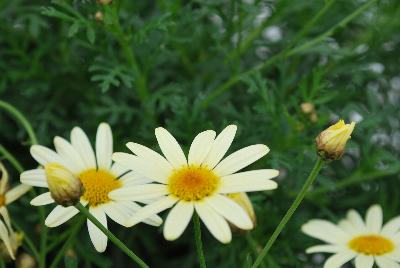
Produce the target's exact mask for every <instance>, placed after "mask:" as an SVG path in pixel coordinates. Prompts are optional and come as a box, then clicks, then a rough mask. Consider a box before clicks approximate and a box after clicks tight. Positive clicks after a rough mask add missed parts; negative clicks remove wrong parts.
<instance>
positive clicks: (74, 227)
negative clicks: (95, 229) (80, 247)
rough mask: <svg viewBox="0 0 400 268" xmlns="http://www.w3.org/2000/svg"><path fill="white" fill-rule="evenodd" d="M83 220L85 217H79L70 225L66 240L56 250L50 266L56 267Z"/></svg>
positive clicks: (51, 267)
mask: <svg viewBox="0 0 400 268" xmlns="http://www.w3.org/2000/svg"><path fill="white" fill-rule="evenodd" d="M84 222H85V218H84V217H82V218H81V219H79V220H78V222H77V223H75V224H74V225H73V226H72V228H71V231H70V232H68V233H69V237H68V239H67V241H65V244H64V245H63V247H62V248H61V249H60V250H59V251H58V253H57V255H56V257H55V258H54V261H53V263H52V264H51V265H50V268H56V267H57V265H58V263H59V262H60V261H61V259H62V257H63V256H64V254H65V251H67V250H68V249H69V248H70V247H71V243H72V242H73V241H74V239H75V238H76V233H77V232H78V231H79V229H80V227H81V225H82V224H83V223H84Z"/></svg>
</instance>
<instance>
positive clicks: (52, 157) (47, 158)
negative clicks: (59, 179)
mask: <svg viewBox="0 0 400 268" xmlns="http://www.w3.org/2000/svg"><path fill="white" fill-rule="evenodd" d="M30 152H31V155H32V157H33V158H34V159H35V160H36V161H37V162H38V163H39V164H41V165H42V166H45V165H46V164H47V163H59V164H61V165H65V161H64V159H63V158H62V157H61V156H60V155H59V154H57V153H56V152H54V151H53V150H51V149H49V148H47V147H44V146H42V145H32V146H31V148H30Z"/></svg>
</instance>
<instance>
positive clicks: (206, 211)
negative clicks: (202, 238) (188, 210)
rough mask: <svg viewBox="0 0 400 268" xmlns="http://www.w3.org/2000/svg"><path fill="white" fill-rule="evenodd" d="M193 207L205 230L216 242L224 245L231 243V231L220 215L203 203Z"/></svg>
mask: <svg viewBox="0 0 400 268" xmlns="http://www.w3.org/2000/svg"><path fill="white" fill-rule="evenodd" d="M194 207H195V209H196V212H197V214H198V215H199V217H200V219H201V220H202V221H203V223H204V224H205V225H206V227H207V229H208V230H209V231H210V233H211V234H212V235H213V236H214V237H215V238H216V239H217V240H218V241H220V242H221V243H224V244H227V243H229V242H231V240H232V233H231V229H230V228H229V225H228V223H227V222H226V220H225V219H224V218H223V217H222V216H221V215H219V214H218V213H217V212H216V211H215V210H214V209H213V208H212V207H210V206H209V205H208V204H206V203H205V202H196V203H195V204H194Z"/></svg>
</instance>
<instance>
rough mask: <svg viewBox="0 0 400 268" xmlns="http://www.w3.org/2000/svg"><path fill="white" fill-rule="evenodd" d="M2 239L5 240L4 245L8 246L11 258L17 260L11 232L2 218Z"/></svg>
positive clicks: (0, 236) (0, 225)
mask: <svg viewBox="0 0 400 268" xmlns="http://www.w3.org/2000/svg"><path fill="white" fill-rule="evenodd" d="M0 239H1V241H3V243H4V245H5V246H6V248H7V251H8V253H10V256H11V258H12V259H13V260H15V256H14V252H13V249H12V247H11V240H10V236H9V233H8V231H7V228H6V226H5V225H4V223H3V222H2V221H1V220H0Z"/></svg>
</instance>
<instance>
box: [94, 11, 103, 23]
mask: <svg viewBox="0 0 400 268" xmlns="http://www.w3.org/2000/svg"><path fill="white" fill-rule="evenodd" d="M94 18H95V19H96V20H97V21H103V19H104V15H103V12H101V11H97V12H96V14H95V15H94Z"/></svg>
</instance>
